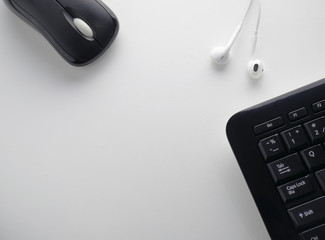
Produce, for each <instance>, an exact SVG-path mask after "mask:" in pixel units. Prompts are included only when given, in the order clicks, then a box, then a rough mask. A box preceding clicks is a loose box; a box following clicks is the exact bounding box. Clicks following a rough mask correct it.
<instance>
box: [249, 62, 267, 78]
mask: <svg viewBox="0 0 325 240" xmlns="http://www.w3.org/2000/svg"><path fill="white" fill-rule="evenodd" d="M247 72H248V75H249V76H250V77H251V78H253V79H259V78H261V77H262V76H263V73H264V64H263V62H262V61H261V60H260V59H253V60H251V61H249V63H248V65H247Z"/></svg>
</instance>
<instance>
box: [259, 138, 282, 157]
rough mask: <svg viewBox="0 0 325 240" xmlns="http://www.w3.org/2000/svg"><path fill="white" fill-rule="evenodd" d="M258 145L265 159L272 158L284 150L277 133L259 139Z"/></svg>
mask: <svg viewBox="0 0 325 240" xmlns="http://www.w3.org/2000/svg"><path fill="white" fill-rule="evenodd" d="M258 146H259V148H260V150H261V153H262V155H263V157H264V159H265V160H269V159H272V158H274V157H276V156H279V155H280V154H282V153H284V152H285V149H284V146H283V144H282V142H281V140H280V137H279V135H278V134H276V135H273V136H271V137H268V138H265V139H263V140H261V141H260V142H259V144H258Z"/></svg>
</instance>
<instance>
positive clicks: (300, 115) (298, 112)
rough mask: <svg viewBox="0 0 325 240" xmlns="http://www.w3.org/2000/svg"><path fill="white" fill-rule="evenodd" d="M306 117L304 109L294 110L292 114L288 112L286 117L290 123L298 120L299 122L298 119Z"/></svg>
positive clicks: (306, 113)
mask: <svg viewBox="0 0 325 240" xmlns="http://www.w3.org/2000/svg"><path fill="white" fill-rule="evenodd" d="M307 115H308V112H307V109H306V108H304V107H303V108H300V109H298V110H295V111H293V112H290V113H289V114H288V116H289V120H290V121H291V122H294V121H298V120H300V119H302V118H304V117H306V116H307Z"/></svg>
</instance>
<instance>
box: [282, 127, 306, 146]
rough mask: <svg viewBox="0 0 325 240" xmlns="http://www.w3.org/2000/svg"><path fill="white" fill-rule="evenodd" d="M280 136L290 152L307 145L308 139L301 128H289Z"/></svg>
mask: <svg viewBox="0 0 325 240" xmlns="http://www.w3.org/2000/svg"><path fill="white" fill-rule="evenodd" d="M281 135H282V137H283V139H284V141H285V143H286V145H287V147H288V149H289V150H290V151H291V150H294V149H297V148H301V147H304V146H306V145H307V144H308V138H307V136H306V134H305V131H304V129H303V127H302V126H298V127H294V128H291V129H289V130H287V131H284V132H282V133H281Z"/></svg>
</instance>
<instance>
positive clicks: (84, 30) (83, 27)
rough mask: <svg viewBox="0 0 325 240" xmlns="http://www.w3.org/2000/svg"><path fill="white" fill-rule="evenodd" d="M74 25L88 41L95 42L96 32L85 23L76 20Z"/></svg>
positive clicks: (78, 19)
mask: <svg viewBox="0 0 325 240" xmlns="http://www.w3.org/2000/svg"><path fill="white" fill-rule="evenodd" d="M73 24H74V26H75V28H76V29H77V30H78V31H79V32H80V33H81V34H82V35H83V36H84V37H85V38H87V39H88V40H94V32H93V30H92V29H91V28H90V27H89V25H88V24H87V23H86V22H85V21H83V20H82V19H80V18H74V19H73Z"/></svg>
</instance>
